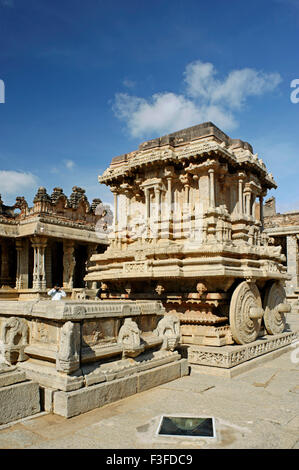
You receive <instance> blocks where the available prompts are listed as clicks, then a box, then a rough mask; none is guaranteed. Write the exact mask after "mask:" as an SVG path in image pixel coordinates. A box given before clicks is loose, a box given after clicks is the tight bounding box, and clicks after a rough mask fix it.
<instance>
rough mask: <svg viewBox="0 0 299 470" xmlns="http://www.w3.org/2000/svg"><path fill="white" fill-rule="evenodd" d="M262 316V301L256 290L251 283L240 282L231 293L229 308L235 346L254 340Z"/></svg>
mask: <svg viewBox="0 0 299 470" xmlns="http://www.w3.org/2000/svg"><path fill="white" fill-rule="evenodd" d="M262 316H263V309H262V300H261V296H260V293H259V290H258V288H257V287H256V285H255V284H254V283H252V282H246V281H243V282H241V284H239V285H238V287H236V289H235V290H234V292H233V295H232V298H231V302H230V308H229V323H230V328H231V332H232V337H233V339H234V340H235V342H236V343H237V344H247V343H251V342H252V341H255V340H256V338H257V336H258V333H259V330H260V327H261V322H262Z"/></svg>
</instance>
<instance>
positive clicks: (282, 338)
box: [188, 331, 297, 373]
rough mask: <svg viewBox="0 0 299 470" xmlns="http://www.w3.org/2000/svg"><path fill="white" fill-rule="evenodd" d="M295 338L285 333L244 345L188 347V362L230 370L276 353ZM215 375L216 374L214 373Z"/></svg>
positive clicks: (293, 333)
mask: <svg viewBox="0 0 299 470" xmlns="http://www.w3.org/2000/svg"><path fill="white" fill-rule="evenodd" d="M296 338H297V333H295V332H292V331H287V332H284V333H281V334H279V335H273V336H270V335H267V336H264V337H261V338H260V339H258V340H256V341H253V342H252V343H250V344H246V345H232V346H223V347H222V348H217V347H212V346H196V345H192V346H190V347H188V361H189V363H190V364H191V366H192V365H199V366H208V367H211V368H212V367H213V368H221V369H231V368H234V367H236V366H238V365H240V364H242V363H244V362H247V361H250V360H252V359H255V358H257V357H260V356H262V355H265V354H268V353H270V352H272V351H276V350H278V349H280V348H284V347H285V346H288V345H290V344H291V343H292V342H293V341H295V340H296ZM215 373H217V372H215Z"/></svg>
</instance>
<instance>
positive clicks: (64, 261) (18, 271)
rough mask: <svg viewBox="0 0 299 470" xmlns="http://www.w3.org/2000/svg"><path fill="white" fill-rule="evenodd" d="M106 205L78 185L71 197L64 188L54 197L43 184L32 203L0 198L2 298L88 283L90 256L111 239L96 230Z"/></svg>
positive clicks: (55, 189) (24, 296) (24, 295)
mask: <svg viewBox="0 0 299 470" xmlns="http://www.w3.org/2000/svg"><path fill="white" fill-rule="evenodd" d="M102 206H103V204H102V202H101V200H100V199H94V200H93V201H92V203H91V204H90V203H89V202H88V199H87V197H86V195H85V190H84V189H82V188H80V187H78V186H74V187H73V192H72V194H71V195H70V197H69V198H67V197H66V195H65V194H64V193H63V190H62V188H58V187H57V188H54V190H53V192H52V194H51V196H50V195H48V193H47V191H46V189H45V188H43V187H40V188H39V189H38V191H37V194H36V196H35V198H34V200H33V206H32V207H29V206H28V204H27V202H26V201H25V199H24V198H23V197H17V198H16V203H15V204H14V205H13V206H6V205H4V204H3V202H2V200H1V198H0V247H1V251H0V254H1V259H0V261H1V270H0V274H1V277H0V286H1V289H0V299H1V298H2V299H5V298H6V299H7V298H19V299H26V298H31V297H37V298H39V297H40V296H44V295H46V291H47V290H48V289H49V288H51V287H52V286H53V285H54V284H58V285H60V286H62V287H63V288H64V289H66V290H67V291H71V290H72V289H73V288H84V287H86V283H85V281H84V276H85V274H86V268H87V266H88V265H89V264H90V261H89V259H90V256H91V254H92V253H96V252H103V251H104V250H105V248H106V246H107V243H108V242H107V236H106V235H105V233H103V231H102V232H101V233H97V231H96V224H97V222H98V221H99V220H100V219H101V218H102V215H101V213H102V212H103V211H102V210H99V208H101V207H102ZM93 287H94V288H95V287H96V285H95V284H94V285H93Z"/></svg>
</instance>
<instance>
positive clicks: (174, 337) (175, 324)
mask: <svg viewBox="0 0 299 470" xmlns="http://www.w3.org/2000/svg"><path fill="white" fill-rule="evenodd" d="M155 333H156V334H157V335H158V336H160V337H161V338H163V343H162V346H161V349H166V350H167V351H174V349H175V348H176V347H177V346H178V345H179V342H180V321H179V319H178V318H177V317H176V316H175V315H165V317H163V318H162V319H161V320H160V321H159V323H158V326H157V328H156V330H155Z"/></svg>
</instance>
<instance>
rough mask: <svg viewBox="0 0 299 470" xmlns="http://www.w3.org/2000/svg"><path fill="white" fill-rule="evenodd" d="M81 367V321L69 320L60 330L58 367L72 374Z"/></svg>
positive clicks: (59, 369)
mask: <svg viewBox="0 0 299 470" xmlns="http://www.w3.org/2000/svg"><path fill="white" fill-rule="evenodd" d="M79 367H80V323H75V322H71V321H68V322H66V323H65V324H64V325H63V327H62V328H61V331H60V341H59V351H58V354H57V359H56V369H57V370H58V371H61V372H66V373H67V374H70V373H71V372H74V371H75V370H77V369H79Z"/></svg>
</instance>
